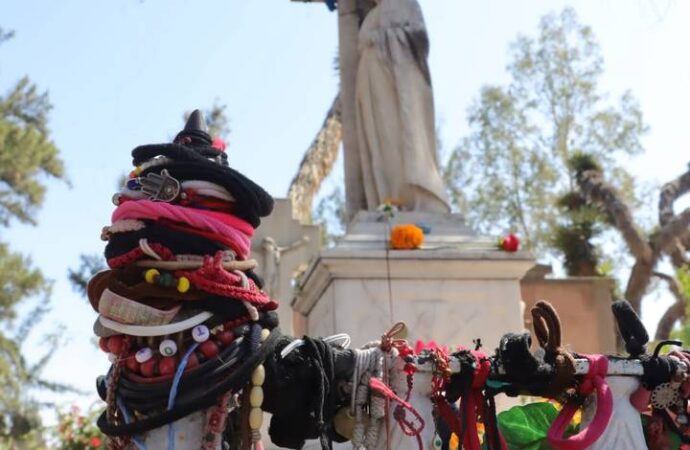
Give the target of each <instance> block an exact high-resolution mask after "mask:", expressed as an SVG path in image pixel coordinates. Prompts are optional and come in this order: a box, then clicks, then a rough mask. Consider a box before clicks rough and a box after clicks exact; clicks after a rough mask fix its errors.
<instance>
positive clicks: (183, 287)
mask: <svg viewBox="0 0 690 450" xmlns="http://www.w3.org/2000/svg"><path fill="white" fill-rule="evenodd" d="M190 286H191V284H190V283H189V278H187V277H180V278H179V279H178V280H177V292H179V293H180V294H184V293H185V292H187V291H189V288H190Z"/></svg>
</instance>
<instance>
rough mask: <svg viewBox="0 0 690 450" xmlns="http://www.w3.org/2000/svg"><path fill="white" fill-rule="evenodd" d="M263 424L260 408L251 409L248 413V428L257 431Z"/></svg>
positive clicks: (262, 413) (262, 414)
mask: <svg viewBox="0 0 690 450" xmlns="http://www.w3.org/2000/svg"><path fill="white" fill-rule="evenodd" d="M263 423H264V412H263V411H262V410H261V408H252V409H251V411H249V428H251V429H252V430H258V429H259V428H261V425H262V424H263Z"/></svg>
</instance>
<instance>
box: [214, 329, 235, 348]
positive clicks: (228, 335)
mask: <svg viewBox="0 0 690 450" xmlns="http://www.w3.org/2000/svg"><path fill="white" fill-rule="evenodd" d="M216 338H217V339H218V340H219V341H220V342H222V343H223V345H230V343H231V342H232V341H234V340H235V335H234V334H233V333H232V331H221V332H220V333H217V334H216Z"/></svg>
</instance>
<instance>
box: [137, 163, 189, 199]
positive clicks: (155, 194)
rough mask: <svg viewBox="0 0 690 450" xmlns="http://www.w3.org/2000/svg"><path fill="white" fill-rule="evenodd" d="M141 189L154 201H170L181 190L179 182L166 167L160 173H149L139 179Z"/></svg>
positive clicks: (175, 197)
mask: <svg viewBox="0 0 690 450" xmlns="http://www.w3.org/2000/svg"><path fill="white" fill-rule="evenodd" d="M139 182H140V184H141V191H142V192H143V193H144V194H146V195H148V196H149V199H151V200H153V201H155V202H166V203H170V202H172V201H174V200H175V199H177V197H178V196H179V195H180V191H181V190H182V189H181V187H180V182H179V181H177V180H176V179H175V178H173V177H172V176H171V175H170V173H168V171H167V170H166V169H163V170H161V173H160V174H157V173H149V174H148V175H146V176H145V177H142V178H141V179H140V181H139Z"/></svg>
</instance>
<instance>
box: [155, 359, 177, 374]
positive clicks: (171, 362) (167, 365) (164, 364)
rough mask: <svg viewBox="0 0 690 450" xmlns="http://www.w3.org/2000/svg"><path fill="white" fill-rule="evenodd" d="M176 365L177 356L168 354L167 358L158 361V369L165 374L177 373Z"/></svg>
mask: <svg viewBox="0 0 690 450" xmlns="http://www.w3.org/2000/svg"><path fill="white" fill-rule="evenodd" d="M176 366H177V361H175V358H171V357H169V356H166V357H165V358H161V361H160V363H158V371H159V372H160V374H161V375H163V376H165V375H173V374H174V373H175V369H176Z"/></svg>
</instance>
